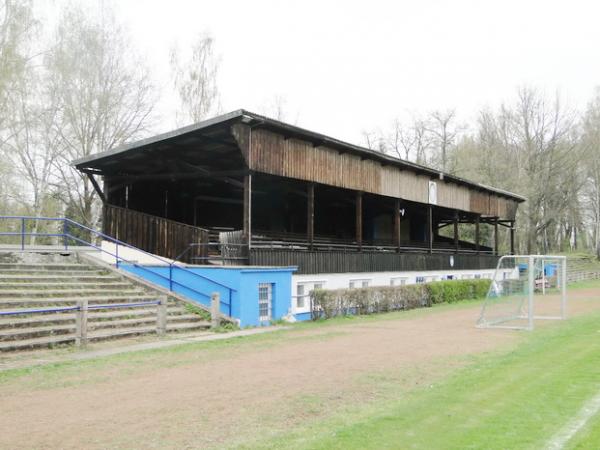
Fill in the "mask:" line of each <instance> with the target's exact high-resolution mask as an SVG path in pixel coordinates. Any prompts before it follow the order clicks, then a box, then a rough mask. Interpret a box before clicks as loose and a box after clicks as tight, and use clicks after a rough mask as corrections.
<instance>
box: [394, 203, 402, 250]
mask: <svg viewBox="0 0 600 450" xmlns="http://www.w3.org/2000/svg"><path fill="white" fill-rule="evenodd" d="M394 245H396V247H397V251H398V253H400V245H401V241H400V199H396V201H395V202H394Z"/></svg>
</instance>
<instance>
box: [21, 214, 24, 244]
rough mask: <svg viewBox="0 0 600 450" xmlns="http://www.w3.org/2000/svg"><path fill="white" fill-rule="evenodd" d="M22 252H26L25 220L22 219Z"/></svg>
mask: <svg viewBox="0 0 600 450" xmlns="http://www.w3.org/2000/svg"><path fill="white" fill-rule="evenodd" d="M21 250H25V218H24V217H23V218H21Z"/></svg>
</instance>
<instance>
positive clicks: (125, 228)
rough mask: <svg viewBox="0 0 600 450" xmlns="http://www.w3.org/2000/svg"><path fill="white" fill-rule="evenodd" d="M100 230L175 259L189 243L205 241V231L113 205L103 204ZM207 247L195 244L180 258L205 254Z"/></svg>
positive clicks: (128, 242) (148, 250)
mask: <svg viewBox="0 0 600 450" xmlns="http://www.w3.org/2000/svg"><path fill="white" fill-rule="evenodd" d="M103 219H104V220H103V225H102V227H103V232H104V233H105V234H107V235H109V236H112V237H114V238H115V239H118V240H120V241H123V242H126V243H127V244H129V245H132V246H134V247H137V248H140V249H142V250H144V251H147V252H149V253H152V254H154V255H159V256H163V257H165V258H170V259H175V258H177V256H179V255H180V254H181V253H182V252H184V251H185V250H186V249H187V248H188V246H189V245H190V244H204V243H208V231H207V230H205V229H203V228H198V227H194V226H192V225H187V224H184V223H181V222H175V221H174V220H169V219H165V218H163V217H158V216H153V215H151V214H146V213H143V212H139V211H134V210H131V209H125V208H121V207H119V206H114V205H104V216H103ZM206 251H207V250H206V247H204V246H198V247H195V249H194V251H193V252H188V253H187V254H186V255H185V258H186V259H185V260H184V261H183V262H192V261H193V260H194V259H195V258H198V257H204V256H206V255H205V254H204V252H206Z"/></svg>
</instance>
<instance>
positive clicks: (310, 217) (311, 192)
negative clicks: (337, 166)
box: [306, 183, 315, 250]
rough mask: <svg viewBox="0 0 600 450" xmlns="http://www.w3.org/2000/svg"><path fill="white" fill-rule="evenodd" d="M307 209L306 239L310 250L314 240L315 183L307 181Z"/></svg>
mask: <svg viewBox="0 0 600 450" xmlns="http://www.w3.org/2000/svg"><path fill="white" fill-rule="evenodd" d="M306 203H307V211H306V239H307V240H308V246H309V248H310V249H311V250H312V249H313V242H314V240H315V184H314V183H309V184H308V187H307V202H306Z"/></svg>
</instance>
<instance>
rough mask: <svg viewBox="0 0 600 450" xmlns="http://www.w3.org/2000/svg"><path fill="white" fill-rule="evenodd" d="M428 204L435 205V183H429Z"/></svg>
mask: <svg viewBox="0 0 600 450" xmlns="http://www.w3.org/2000/svg"><path fill="white" fill-rule="evenodd" d="M429 204H431V205H437V183H436V182H435V181H430V182H429Z"/></svg>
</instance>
